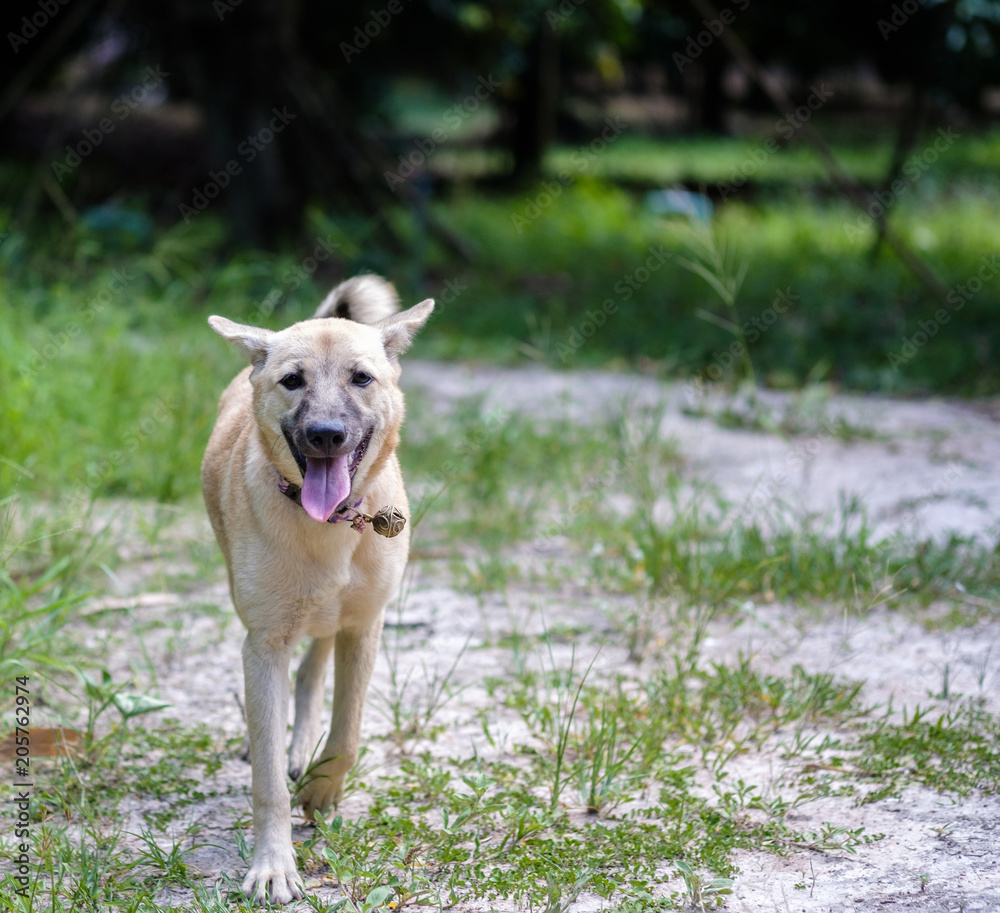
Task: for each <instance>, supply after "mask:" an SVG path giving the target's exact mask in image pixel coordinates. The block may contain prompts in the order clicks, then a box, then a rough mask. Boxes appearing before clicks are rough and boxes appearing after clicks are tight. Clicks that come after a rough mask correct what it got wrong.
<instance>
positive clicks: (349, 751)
mask: <svg viewBox="0 0 1000 913" xmlns="http://www.w3.org/2000/svg"><path fill="white" fill-rule="evenodd" d="M397 308H398V303H397V299H396V293H395V290H394V289H393V288H392V286H391V285H389V284H388V283H387V282H385V281H384V280H382V279H379V278H378V277H375V276H360V277H357V278H355V279H350V280H348V281H347V282H344V283H342V284H341V285H339V286H338V287H337V288H335V289H334V290H333V291H332V292H331V293H330V295H329V296H328V297H327V299H326V301H324V302H323V304H322V305H321V306H320V308H319V310H318V311H317V312H316V316H315V318H314V319H312V320H305V321H303V322H301V323H296V324H295V325H294V326H291V327H288V328H287V329H285V330H281V331H280V332H274V331H271V330H263V329H259V328H257V327H250V326H241V325H240V324H237V323H233V322H232V321H231V320H226V319H225V318H223V317H209V319H208V322H209V324H210V325H211V327H212V329H213V330H215V332H216V333H218V334H219V335H220V336H223V337H225V338H226V339H228V340H229V341H230V342H232V343H234V344H235V345H236V347H237V348H238V349H239V350H240V351H241V352H242V353H243V355H244V356H245V357H246V358H247V359H248V360H249V361H250V364H251V367H249V368H247V369H246V370H244V371H243V372H241V373H240V374H238V375H237V377H236V379H235V380H234V381H233V382H232V383H231V384H230V385H229V387H228V388H227V389H226V391H225V393H223V394H222V400H221V402H220V404H219V417H218V419H217V421H216V424H215V429H214V430H213V432H212V437H211V439H210V440H209V442H208V449H207V450H206V452H205V460H204V462H203V464H202V469H201V478H202V491H203V493H204V496H205V504H206V505H207V507H208V514H209V517H210V518H211V520H212V527H213V528H214V530H215V535H216V537H217V538H218V540H219V545H220V546H221V547H222V551H223V554H224V555H225V557H226V566H227V568H228V570H229V588H230V591H231V593H232V596H233V603H234V604H235V606H236V611H237V613H238V614H239V616H240V619H241V620H242V621H243V624H244V625H245V626H246V629H247V636H246V640H245V641H244V644H243V674H244V680H245V687H246V715H247V726H248V729H249V734H250V759H251V764H252V765H253V828H254V838H255V840H254V851H253V864H252V865H251V867H250V871H249V872H248V874H247V876H246V879H245V880H244V882H243V892H244V893H245V894H246V895H247V896H248V897H255V898H257V899H258V900H261V901H263V900H264V899H265V898H270V899H271V900H272V901H274V902H277V903H288V902H289V901H291V900H292V899H293V898H297V897H301V896H302V881H301V879H300V877H299V874H298V871H297V868H296V864H295V852H294V850H293V849H292V834H291V811H290V800H289V793H288V787H287V785H286V781H285V766H284V763H283V754H284V745H285V731H286V728H287V718H288V699H289V693H288V691H289V689H288V665H289V661H290V658H291V653H292V649H293V648H294V647H295V645H296V644H297V643H298V642H299V641H300V640H301V638H303V637H311V638H313V641H312V645H311V646H310V648H309V651H308V653H307V654H306V656H305V658H304V659H303V661H302V664H301V666H300V667H299V671H298V674H297V676H296V680H295V726H294V730H293V732H292V744H291V749H290V752H289V762H288V775H289V776H290V777H291V778H292V779H293V780H297V779H299V778H300V777H302V776H303V774H305V775H306V776H305V778H304V785H303V786H302V788H301V790H300V792H299V796H298V798H299V801H300V802H301V804H302V807H303V808H304V810H305V812H306V815H307V817H310V818H311V817H312V815H313V813H314V812H315V811H325V810H326V809H328V808H329V807H330V806H331V805H332V804H334V803H335V802H337V800H338V799H339V798H340V795H341V793H342V791H343V786H344V778H345V777H346V775H347V772H348V770H349V769H350V768H351V766H352V765H353V764H354V762H355V761H356V760H357V757H358V746H359V742H360V735H361V712H362V708H363V705H364V700H365V692H366V690H367V688H368V680H369V678H370V677H371V671H372V666H373V664H374V661H375V656H376V654H377V652H378V642H379V637H380V635H381V632H382V619H383V614H384V611H385V605H386V603H387V602H388V601H389V599H390V598H391V597H392V595H393V594H394V593H395V592H396V590H397V588H398V587H399V583H400V580H401V578H402V575H403V570H404V568H405V566H406V560H407V552H408V549H409V529H404V530H403V532H402V533H401V534H399V535H397V536H396V537H395V538H382V536H379V535H376V534H375V532H374V531H373V530H365V528H364V521H363V520H361V519H358V518H359V515H360V514H365V513H367V514H374V513H375V512H376V511H378V510H379V509H380V508H382V507H386V506H394V507H395V508H397V509H398V510H399V511H400V512H401V513H402V514H403V516H407V515H408V508H407V502H406V492H405V491H404V489H403V479H402V476H401V475H400V471H399V463H398V462H397V460H396V455H395V449H396V445H397V443H398V441H399V429H400V426H401V424H402V422H403V394H402V393H401V391H400V389H399V387H398V385H397V381H398V379H399V373H400V367H399V356H400V355H401V354H402V353H403V352H404V351H405V350H406V349H407V348H409V345H410V343H411V341H412V339H413V336H414V334H415V333H416V332H417V330H419V329H420V327H422V326H423V324H424V323H425V322H426V321H427V318H428V317H429V316H430V314H431V311H432V310H433V309H434V302H433V301H432V300H427V301H424V302H422V303H420V304H418V305H416V306H415V307H413V308H410V310H408V311H404V312H402V313H398V314H397V313H395V311H396V310H397ZM317 318H318V319H317ZM341 318H353V319H341ZM358 320H360V321H363V322H360V323H359V322H355V321H358ZM352 519H353V521H354V522H353V524H352ZM359 528H360V530H361V533H360V534H359ZM331 653H332V654H334V679H335V685H334V696H333V719H332V722H331V726H330V734H329V737H328V738H327V740H326V744H325V745H324V746H323V748H322V750H321V751H320V752H319V755H318V757H317V759H316V763H315V764H314V765H313V767H312V768H311V769H309V770H308V771H307V770H306V768H307V767H308V766H309V761H310V758H311V757H312V755H313V752H314V750H315V749H316V748H317V745H318V742H319V740H320V738H321V736H322V732H323V723H322V719H321V714H322V709H323V691H324V679H325V670H326V666H327V663H328V661H329V659H330V654H331Z"/></svg>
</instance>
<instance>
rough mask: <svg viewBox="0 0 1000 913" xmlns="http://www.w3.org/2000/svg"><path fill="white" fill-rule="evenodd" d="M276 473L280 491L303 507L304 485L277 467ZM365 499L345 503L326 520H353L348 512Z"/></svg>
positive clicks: (333, 521) (334, 521) (354, 509)
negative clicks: (297, 482)
mask: <svg viewBox="0 0 1000 913" xmlns="http://www.w3.org/2000/svg"><path fill="white" fill-rule="evenodd" d="M274 473H275V475H277V477H278V491H280V492H281V493H282V494H283V495H284V496H285V497H286V498H290V499H291V500H292V501H294V502H295V503H296V504H298V505H299V507H301V506H302V486H301V485H296V484H295V483H294V482H289V481H288V479H286V478H285V477H284V476H283V475H282V474H281V473H280V472H278V470H277V469H275V470H274ZM363 500H364V498H358V500H357V501H355V502H354V504H353V505H351V504H345V505H344V506H343V507H341V508H340V509H339V510H337V511H334V513H333V514H332V515H331V516H330V519H329V520H327V521H326V522H327V523H340V522H341V521H344V520H347V521H350V520H353V518H352V517H348V516H347V512H348V511H349V510H350V511H356V510H357V509H358V508H359V507H360V506H361V502H362V501H363Z"/></svg>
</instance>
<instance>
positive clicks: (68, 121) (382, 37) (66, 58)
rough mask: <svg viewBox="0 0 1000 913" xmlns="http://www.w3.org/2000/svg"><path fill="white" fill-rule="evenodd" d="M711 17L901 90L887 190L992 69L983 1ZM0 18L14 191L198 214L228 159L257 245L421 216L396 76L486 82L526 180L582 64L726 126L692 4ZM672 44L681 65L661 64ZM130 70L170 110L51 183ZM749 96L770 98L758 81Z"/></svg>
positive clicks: (61, 12)
mask: <svg viewBox="0 0 1000 913" xmlns="http://www.w3.org/2000/svg"><path fill="white" fill-rule="evenodd" d="M724 11H725V12H726V13H728V14H729V16H730V17H731V18H730V24H728V25H727V26H726V27H727V28H732V29H734V30H735V31H736V32H737V33H738V34H739V36H740V37H741V38H742V40H743V41H744V42H745V43H746V44H747V45H748V46H749V47H750V48H751V49H752V50H753V53H754V55H755V56H756V57H757V58H758V59H759V60H761V61H763V62H764V64H765V65H767V66H768V67H770V68H772V69H773V68H775V67H777V68H781V69H782V70H783V72H785V73H787V74H789V75H790V76H792V77H794V79H795V80H796V81H797V82H798V84H799V85H801V86H803V87H806V86H808V85H809V83H810V81H812V80H814V79H816V78H819V76H820V75H821V74H823V73H826V72H829V71H830V70H831V68H835V67H840V68H847V69H849V68H852V67H855V68H856V67H858V66H861V65H867V66H868V67H870V68H874V70H875V71H876V72H877V73H879V74H880V75H881V76H882V77H883V78H884V79H886V80H888V81H890V82H893V83H899V84H904V85H906V86H907V87H908V91H909V97H910V102H909V104H908V105H907V106H906V108H905V110H903V111H902V112H901V114H900V122H899V132H898V137H899V138H898V142H897V149H896V154H895V156H894V159H893V165H892V168H891V169H890V171H889V173H888V174H887V175H886V178H885V180H886V181H887V182H890V183H891V181H892V179H893V178H894V176H895V174H896V173H897V172H898V170H899V168H900V167H901V166H902V164H903V162H904V161H905V159H906V156H907V153H908V151H909V149H910V148H911V147H912V145H913V143H914V142H916V141H917V137H918V136H919V134H920V130H921V127H922V124H923V120H924V118H925V117H926V116H927V112H928V111H930V110H931V108H932V107H936V108H938V109H941V108H942V107H944V106H947V105H957V106H961V107H963V108H964V109H966V110H969V111H973V112H975V111H977V110H978V109H979V106H980V105H981V102H982V99H981V94H980V93H981V89H982V86H983V85H984V82H986V81H992V82H994V83H1000V56H998V53H997V46H998V41H1000V30H998V29H1000V2H997V0H944V2H939V3H927V2H923V3H921V2H918V0H888V2H878V3H871V2H868V0H846V2H835V0H820V2H818V3H813V4H796V3H791V2H788V0H783V2H777V3H770V4H760V3H754V2H750V0H731V2H730V3H729V4H728V5H725V6H723V5H720V6H719V7H718V9H717V10H716V13H715V15H718V16H721V15H722V14H723V12H724ZM0 15H2V21H3V24H4V35H5V39H6V41H7V43H8V45H10V53H8V54H4V55H0V79H2V85H3V87H4V88H3V90H2V92H0V144H2V145H0V152H2V153H6V154H8V155H10V154H21V155H30V156H33V157H34V158H35V159H36V160H38V161H41V162H42V163H43V166H42V167H40V168H39V171H38V178H37V181H36V183H37V187H36V189H35V191H34V195H33V196H32V194H29V195H28V198H29V199H35V200H37V199H40V198H41V194H43V193H47V195H48V197H49V198H50V199H51V200H52V201H53V203H54V204H55V205H56V206H58V207H59V209H60V210H61V211H62V212H63V213H64V214H65V215H66V216H67V218H72V215H73V212H74V207H76V206H79V205H81V204H83V203H85V202H88V201H93V199H94V198H95V197H97V198H100V197H101V195H102V194H104V195H108V194H110V193H113V192H116V191H117V188H119V187H138V188H154V189H155V188H157V187H159V188H161V194H160V196H161V207H162V209H161V211H162V212H171V211H172V212H178V211H179V210H180V207H183V206H187V207H188V208H189V209H194V210H195V211H198V206H197V205H196V203H197V202H198V200H199V199H201V198H205V197H207V194H208V193H210V192H212V191H213V188H212V187H211V186H210V185H211V184H212V183H213V181H214V182H215V183H217V184H221V183H222V182H224V181H225V180H226V178H225V169H226V167H227V166H228V165H229V164H230V163H233V165H232V168H233V169H235V168H240V169H241V170H242V169H245V170H246V175H247V177H246V178H243V179H241V180H239V181H232V182H231V183H229V184H228V185H227V186H226V187H225V188H219V187H216V188H214V192H215V193H216V195H219V196H222V193H221V192H220V191H221V190H225V194H224V196H225V200H224V205H226V206H227V207H228V211H229V213H230V215H231V217H232V221H233V224H234V226H236V228H237V230H238V231H240V232H241V233H242V234H243V235H244V236H245V237H246V238H248V239H250V240H252V241H255V242H257V243H264V244H266V243H269V242H270V241H271V240H273V239H274V238H275V237H276V236H277V235H280V234H285V233H288V232H290V231H294V230H296V229H297V228H298V226H300V225H301V222H302V217H303V213H304V210H305V207H306V205H307V203H308V201H309V200H312V199H322V200H325V201H329V202H335V203H337V204H339V205H342V206H344V207H350V208H353V209H357V210H359V211H363V212H367V213H369V214H372V215H377V214H380V213H383V212H385V211H387V209H388V208H390V207H391V206H393V205H395V204H397V203H401V204H403V205H404V206H409V207H413V208H414V209H418V210H420V211H421V212H422V213H423V214H424V215H423V216H422V218H426V219H430V217H429V216H427V215H426V207H425V206H424V196H425V191H426V186H425V185H422V184H421V182H420V181H417V180H413V181H411V180H399V181H392V180H389V179H387V175H390V174H391V173H392V172H393V171H394V170H397V169H398V168H399V161H400V156H401V155H402V156H405V155H407V154H410V153H412V152H413V150H414V149H416V150H418V151H419V149H420V148H421V147H420V146H419V143H420V142H421V140H423V141H424V142H425V144H426V143H429V142H430V140H429V139H427V138H419V137H418V138H414V137H406V136H402V135H401V134H400V133H399V131H398V130H397V129H394V128H393V125H392V122H391V117H390V116H389V115H390V114H391V112H390V111H389V108H388V106H387V100H388V98H389V97H390V92H389V88H390V87H391V86H392V84H393V82H394V81H396V80H398V79H399V78H400V77H403V76H407V75H413V76H418V77H420V78H421V79H423V80H425V81H427V82H429V83H430V84H431V85H433V86H435V87H437V88H438V89H439V90H440V91H441V92H443V93H444V94H446V95H448V96H450V97H458V98H462V97H463V96H465V95H468V93H470V92H473V91H478V92H479V94H480V96H483V95H484V94H485V96H487V98H486V99H484V100H488V101H489V102H490V103H492V104H494V105H495V106H496V107H497V109H498V110H499V111H500V114H501V117H500V126H499V129H498V132H497V134H496V136H495V137H494V138H493V142H495V143H497V144H499V145H500V146H501V147H502V148H503V149H504V150H506V152H507V160H508V162H509V176H510V177H512V178H513V179H514V180H518V181H523V180H526V179H528V178H530V177H532V176H534V175H537V173H538V172H539V171H540V169H541V165H542V159H543V156H544V154H545V150H546V148H547V147H548V145H549V144H550V143H551V142H552V141H553V140H554V139H555V138H556V135H557V133H558V132H559V131H560V130H565V129H575V130H578V131H580V132H585V131H586V130H587V129H588V125H587V124H586V123H583V122H581V121H580V120H579V119H578V118H579V114H578V109H577V108H573V107H571V106H569V105H567V103H566V102H567V95H568V89H567V87H568V86H570V85H574V90H573V91H574V92H577V93H579V92H581V91H582V90H581V89H580V87H579V86H580V81H579V80H577V81H576V83H575V84H574V83H573V79H572V77H574V76H575V75H578V74H580V73H584V72H586V73H590V74H593V78H592V79H590V81H589V83H588V85H590V86H591V89H590V91H592V92H594V93H597V94H600V93H607V92H610V91H612V90H617V89H618V88H620V87H621V86H623V85H625V84H626V77H627V76H628V74H629V73H635V72H640V71H642V70H643V69H644V68H646V67H648V66H650V65H652V66H654V67H659V68H660V69H661V70H662V71H664V72H665V73H666V74H667V77H668V79H669V82H670V85H671V86H672V87H673V88H675V89H677V90H679V91H682V92H684V93H685V94H686V95H687V96H688V100H689V103H690V108H691V110H692V112H693V118H694V126H696V127H699V128H702V129H709V130H722V129H724V127H725V117H724V115H725V112H726V109H727V106H728V104H729V99H728V98H727V96H726V95H725V93H724V91H723V76H724V74H725V72H726V69H727V66H728V65H729V61H730V58H729V56H728V54H727V52H726V49H725V47H724V44H723V42H722V41H719V40H716V39H717V37H718V34H717V26H716V24H715V23H714V22H713V21H712V20H711V19H708V18H707V17H706V16H705V15H703V12H702V11H700V10H699V8H698V7H697V6H696V5H695V4H694V3H693V2H691V0H685V2H681V0H509V2H505V3H503V4H501V3H492V4H487V3H477V2H464V0H433V2H428V3H419V2H416V3H414V2H410V0H373V2H368V3H366V4H364V5H361V6H353V5H349V4H330V3H320V2H318V0H297V2H282V0H174V2H171V3H141V2H139V0H65V2H63V0H8V2H7V3H6V4H5V5H4V9H3V13H2V14H0ZM692 42H694V44H692ZM695 52H697V53H695ZM685 57H686V58H688V59H689V63H690V65H688V64H682V63H679V62H678V61H679V60H682V59H684V58H685ZM148 66H160V67H162V69H163V71H165V72H167V73H169V79H167V80H166V84H165V85H164V86H161V87H160V88H159V90H158V91H160V92H161V93H162V94H163V96H164V98H166V99H168V100H170V101H171V102H181V103H187V107H186V108H183V109H176V110H174V112H173V114H172V115H171V117H169V118H168V117H165V116H164V117H159V118H157V117H155V116H153V115H154V114H155V109H154V108H151V107H150V106H148V105H146V106H144V107H143V108H142V109H141V111H140V110H136V112H135V117H133V119H132V120H131V121H130V123H129V124H127V125H126V124H124V123H122V124H119V123H118V122H117V121H115V120H114V118H113V117H112V123H113V126H115V127H120V129H119V130H118V133H117V134H116V135H115V136H114V137H111V136H110V135H109V136H108V137H107V140H108V141H107V142H106V143H104V144H103V146H102V147H101V149H100V150H98V151H96V152H95V153H94V160H95V161H96V160H98V159H100V158H101V157H102V156H103V157H104V158H105V162H106V163H110V167H109V169H107V170H106V171H105V174H104V179H103V183H102V180H99V179H98V177H97V175H98V171H99V169H97V168H96V167H94V168H92V167H91V165H90V164H89V163H88V166H87V168H82V167H81V168H79V169H70V170H71V171H72V174H68V175H66V176H64V175H57V176H56V178H55V179H54V178H53V174H52V169H51V168H48V165H49V163H51V162H54V161H56V160H57V159H58V158H59V155H60V154H64V155H67V156H68V155H69V154H70V153H67V152H65V151H64V147H65V146H66V145H67V144H70V145H71V144H72V143H73V142H74V140H77V141H79V139H80V137H81V135H82V131H83V130H85V129H91V130H92V129H93V128H94V124H95V123H98V122H100V120H101V118H102V117H108V116H109V115H108V113H107V112H108V110H109V105H111V104H112V103H113V100H114V99H115V97H116V95H118V93H121V92H123V91H126V92H127V91H128V90H129V89H131V88H134V87H135V86H136V85H137V79H138V78H139V75H138V74H141V73H143V72H144V68H146V67H148ZM484 86H485V87H486V89H485V92H484V91H483V87H484ZM40 92H47V93H48V95H47V97H46V98H45V99H44V103H42V102H40V101H39V100H38V98H39V93H40ZM32 98H34V99H35V101H34V103H32ZM749 103H750V104H758V105H762V104H767V103H768V102H767V100H766V98H765V97H764V96H763V94H758V95H757V96H756V97H751V98H750V99H749ZM102 106H103V107H102ZM443 113H444V112H443ZM182 115H183V116H182ZM276 118H277V120H276ZM126 127H128V128H129V129H128V130H126ZM278 127H280V128H281V129H280V131H279V130H278ZM589 129H592V127H590V128H589ZM445 132H446V131H445ZM126 134H128V135H127V136H126ZM126 140H127V141H126ZM435 142H436V141H435ZM70 152H72V149H71V150H70ZM414 158H415V159H418V158H419V156H414ZM220 168H221V169H222V171H221V172H220ZM212 175H216V176H218V180H216V179H215V178H213V177H212ZM64 177H65V180H64ZM165 185H166V190H165V192H164V191H163V188H164V186H165ZM199 193H200V194H201V197H200V198H199V197H198V194H199ZM222 202H223V201H222V200H220V203H222ZM180 211H183V210H180ZM381 224H382V227H383V231H384V232H385V239H386V240H387V242H388V243H390V244H392V243H394V242H395V241H396V240H397V239H395V236H394V235H393V233H392V230H391V228H390V227H389V226H390V223H389V221H387V220H383V222H382V223H381ZM427 224H428V225H429V228H430V230H431V231H433V232H436V233H437V234H438V236H439V237H441V238H442V239H443V240H444V241H445V243H447V244H449V245H450V246H452V247H453V248H454V249H456V250H462V249H463V246H462V244H461V242H460V240H459V239H456V238H454V237H451V236H449V234H448V233H447V231H446V230H445V229H444V228H443V227H442V226H438V225H435V224H434V223H433V219H430V221H429V222H428V223H427Z"/></svg>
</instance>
